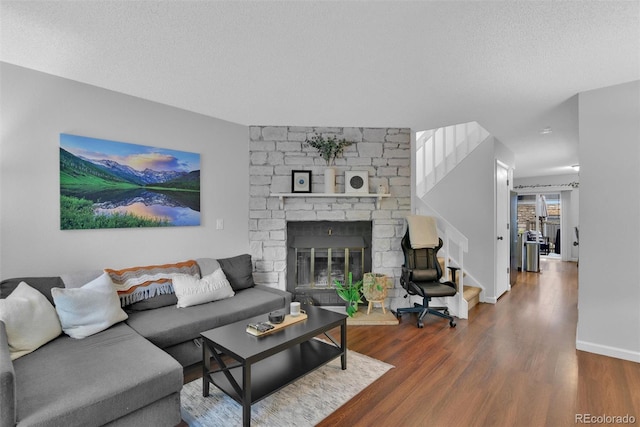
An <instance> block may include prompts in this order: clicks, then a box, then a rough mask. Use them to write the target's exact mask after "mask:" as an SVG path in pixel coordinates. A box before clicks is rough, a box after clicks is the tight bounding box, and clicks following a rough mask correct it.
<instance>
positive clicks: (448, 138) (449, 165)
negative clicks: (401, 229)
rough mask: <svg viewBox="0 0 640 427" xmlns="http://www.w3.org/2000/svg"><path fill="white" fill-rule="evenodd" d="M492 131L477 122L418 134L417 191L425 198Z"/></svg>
mask: <svg viewBox="0 0 640 427" xmlns="http://www.w3.org/2000/svg"><path fill="white" fill-rule="evenodd" d="M487 137H489V132H488V131H487V130H486V129H484V128H483V127H482V126H480V125H479V124H478V123H477V122H469V123H461V124H457V125H452V126H447V127H442V128H437V129H431V130H425V131H420V132H416V147H415V149H416V191H417V195H418V197H422V196H424V195H425V194H427V192H429V190H431V189H432V188H433V187H434V186H435V185H436V184H437V183H438V181H440V180H441V179H442V178H444V177H445V175H446V174H448V173H449V172H451V170H453V168H455V167H456V165H458V164H459V163H460V162H461V161H462V160H463V159H464V158H465V157H466V156H468V155H469V154H470V153H471V152H472V151H473V150H474V149H475V148H476V147H477V146H478V145H480V143H481V142H482V141H484V140H485V139H486V138H487Z"/></svg>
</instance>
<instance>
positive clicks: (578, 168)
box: [571, 165, 580, 172]
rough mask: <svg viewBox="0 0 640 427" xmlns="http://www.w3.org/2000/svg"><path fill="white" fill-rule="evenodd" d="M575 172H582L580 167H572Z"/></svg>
mask: <svg viewBox="0 0 640 427" xmlns="http://www.w3.org/2000/svg"><path fill="white" fill-rule="evenodd" d="M571 167H572V168H573V170H574V171H576V172H580V165H571Z"/></svg>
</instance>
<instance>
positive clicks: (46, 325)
mask: <svg viewBox="0 0 640 427" xmlns="http://www.w3.org/2000/svg"><path fill="white" fill-rule="evenodd" d="M0 320H2V321H3V322H4V323H5V325H6V333H7V340H8V342H9V351H10V353H11V360H15V359H17V358H18V357H21V356H24V355H25V354H29V353H31V352H32V351H34V350H36V349H37V348H38V347H40V346H42V345H44V344H46V343H48V342H49V341H51V340H52V339H54V338H56V337H57V336H58V335H60V334H61V333H62V329H61V328H60V321H59V320H58V315H57V314H56V310H55V309H54V308H53V306H52V305H51V303H50V302H49V301H48V300H47V299H46V298H45V296H44V295H42V293H40V292H39V291H37V290H35V289H33V288H32V287H31V286H29V285H28V284H27V283H25V282H20V284H19V285H18V287H17V288H16V289H15V290H14V291H13V292H11V294H10V295H9V296H8V297H7V298H5V299H2V300H0Z"/></svg>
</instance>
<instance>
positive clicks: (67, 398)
mask: <svg viewBox="0 0 640 427" xmlns="http://www.w3.org/2000/svg"><path fill="white" fill-rule="evenodd" d="M14 369H15V378H16V395H17V399H18V402H17V410H18V414H17V418H18V425H48V426H71V425H78V426H79V425H85V426H89V425H94V426H95V425H102V424H106V423H108V422H109V421H112V420H115V419H118V418H120V417H122V416H123V415H125V414H128V413H131V412H133V411H136V410H137V409H139V408H143V407H145V406H147V405H149V404H151V403H152V402H155V401H157V400H159V399H162V398H164V397H165V396H169V395H171V394H173V393H176V392H179V391H180V389H181V388H182V383H183V376H182V367H181V366H180V364H179V363H177V362H176V361H175V360H174V359H173V358H172V357H171V356H169V355H168V354H166V353H165V352H163V351H162V350H160V349H158V348H157V347H155V346H154V345H153V344H151V343H150V342H149V341H147V340H145V339H144V338H142V337H141V336H140V335H138V334H137V333H135V331H133V330H132V329H131V328H130V327H128V326H127V325H126V324H124V323H121V324H118V325H115V326H113V327H111V328H109V329H107V330H106V331H103V332H100V333H98V334H95V335H92V336H90V337H88V338H85V339H83V340H75V339H72V338H69V337H67V336H65V335H61V336H60V337H59V338H57V339H55V340H53V341H51V342H49V343H48V344H46V345H44V346H42V347H40V348H39V349H38V350H37V351H35V352H33V353H31V354H29V355H28V356H26V357H21V358H20V359H17V360H16V361H15V362H14Z"/></svg>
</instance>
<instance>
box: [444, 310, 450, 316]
mask: <svg viewBox="0 0 640 427" xmlns="http://www.w3.org/2000/svg"><path fill="white" fill-rule="evenodd" d="M443 313H444V314H446V315H447V316H448V315H449V310H447V309H446V308H445V309H444V312H443Z"/></svg>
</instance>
